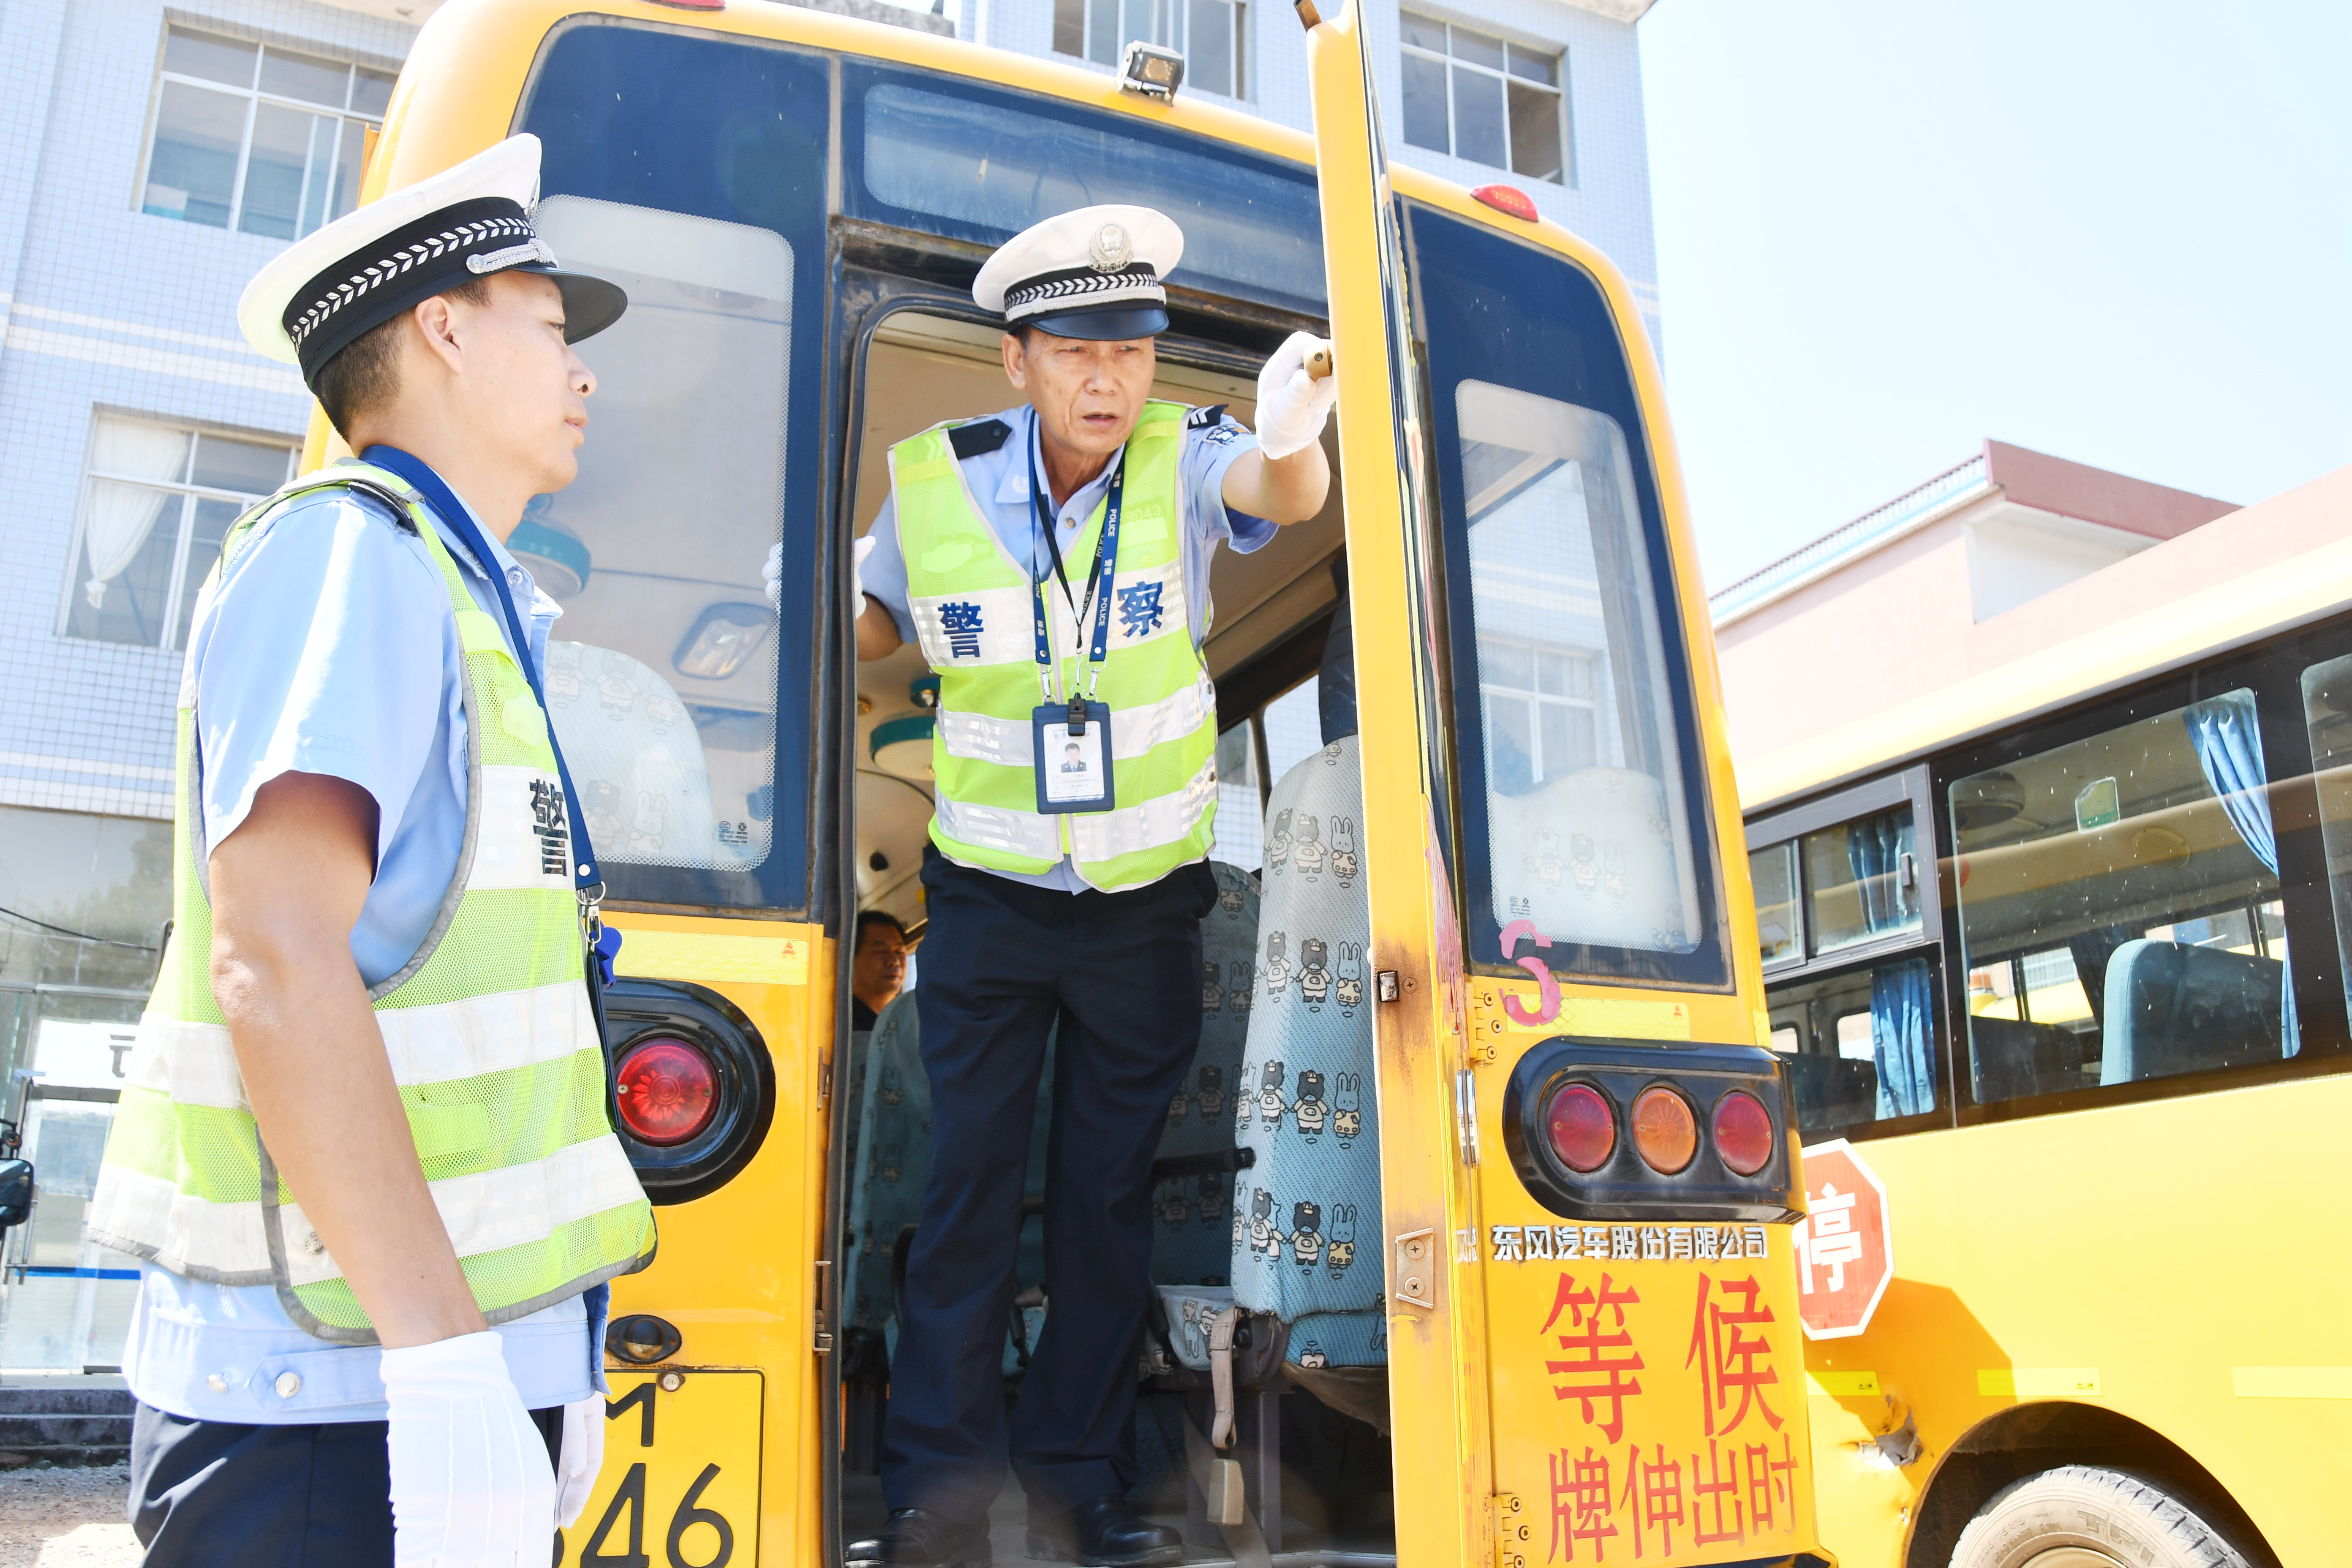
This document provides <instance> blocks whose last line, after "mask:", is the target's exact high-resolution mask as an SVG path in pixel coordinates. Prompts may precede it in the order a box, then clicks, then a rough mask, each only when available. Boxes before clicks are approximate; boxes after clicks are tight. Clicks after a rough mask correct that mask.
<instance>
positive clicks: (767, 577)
mask: <svg viewBox="0 0 2352 1568" xmlns="http://www.w3.org/2000/svg"><path fill="white" fill-rule="evenodd" d="M760 580H761V586H762V587H763V588H765V589H766V590H767V594H768V608H770V609H772V610H773V611H775V612H776V613H777V614H779V615H782V613H783V608H784V546H783V542H782V540H779V541H777V542H775V543H773V544H771V545H770V546H768V559H767V560H766V561H765V562H764V563H761V567H760Z"/></svg>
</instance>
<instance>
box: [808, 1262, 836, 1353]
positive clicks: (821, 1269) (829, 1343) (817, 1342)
mask: <svg viewBox="0 0 2352 1568" xmlns="http://www.w3.org/2000/svg"><path fill="white" fill-rule="evenodd" d="M832 1268H833V1259H831V1258H818V1259H817V1260H816V1338H815V1339H814V1342H813V1344H814V1349H815V1351H816V1353H817V1354H819V1355H831V1354H832V1353H833V1330H832V1328H831V1327H830V1325H829V1324H828V1322H827V1321H826V1319H825V1315H824V1287H825V1282H826V1279H827V1278H828V1276H829V1274H830V1272H831V1270H832Z"/></svg>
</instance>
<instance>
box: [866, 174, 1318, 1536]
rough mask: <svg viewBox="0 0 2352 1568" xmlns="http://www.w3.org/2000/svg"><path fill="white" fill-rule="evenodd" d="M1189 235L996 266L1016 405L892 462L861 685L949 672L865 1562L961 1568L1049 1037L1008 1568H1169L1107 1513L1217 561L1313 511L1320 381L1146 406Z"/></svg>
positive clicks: (1187, 877) (1296, 378)
mask: <svg viewBox="0 0 2352 1568" xmlns="http://www.w3.org/2000/svg"><path fill="white" fill-rule="evenodd" d="M1183 243H1184V241H1183V236H1182V235H1181V233H1180V232H1179V231H1178V229H1177V227H1176V226H1175V224H1173V223H1172V222H1171V221H1170V220H1169V219H1168V218H1166V217H1165V216H1161V215H1160V214H1159V213H1156V212H1153V211H1151V210H1150V209H1149V208H1145V207H1134V206H1096V207H1087V208H1085V209H1083V210H1080V211H1077V212H1073V213H1066V214H1064V215H1063V216H1060V217H1057V218H1054V219H1051V220H1049V221H1047V222H1045V223H1042V224H1039V225H1037V226H1035V227H1034V228H1031V229H1029V230H1027V231H1026V232H1024V233H1023V234H1021V235H1019V236H1017V237H1015V238H1013V240H1012V241H1011V242H1010V243H1009V244H1007V245H1006V246H1004V247H1003V248H1002V249H1001V250H999V251H998V252H997V253H996V254H995V255H994V256H993V257H992V258H990V259H989V262H988V264H987V265H986V266H985V267H983V268H981V272H980V276H979V278H978V279H977V280H976V281H975V282H974V284H973V286H972V297H973V298H974V299H975V300H978V301H979V302H980V304H981V306H982V308H983V309H986V310H1001V311H1002V312H1003V316H1004V321H1005V328H1006V331H1005V335H1004V340H1003V353H1004V374H1006V376H1007V377H1008V378H1010V379H1011V381H1012V383H1013V387H1014V388H1015V389H1016V390H1018V391H1019V392H1021V393H1023V394H1024V395H1026V397H1027V399H1028V402H1027V405H1025V406H1022V407H1016V408H1009V409H1006V410H1004V411H1003V412H1002V413H1000V414H997V415H996V416H993V417H991V418H983V419H978V420H975V421H972V422H971V423H965V424H956V425H950V426H940V427H938V428H936V429H932V430H929V431H926V432H924V433H923V434H922V435H919V436H917V437H912V438H911V439H909V440H906V441H902V442H900V443H899V444H898V446H896V447H892V448H891V451H890V467H891V495H890V500H889V502H888V503H887V505H886V506H885V507H884V509H883V510H882V513H881V515H880V516H879V517H878V518H877V520H876V521H875V523H874V526H873V528H872V530H871V531H869V532H868V534H867V536H866V539H865V540H864V541H861V542H860V543H859V545H858V555H859V565H858V568H857V576H858V592H859V593H860V594H861V595H863V597H862V598H859V599H856V600H853V604H855V605H858V606H859V608H860V612H861V613H860V614H859V616H858V621H857V647H858V656H859V657H860V658H881V657H883V656H884V655H886V654H887V653H889V652H890V651H891V650H892V649H893V648H896V647H898V646H899V644H900V643H901V642H902V641H905V640H912V639H919V641H920V642H921V644H922V648H923V654H924V657H925V658H926V659H927V660H928V661H929V664H930V666H931V668H934V669H936V670H937V671H939V674H940V710H939V728H938V740H937V742H935V750H934V756H935V759H936V763H937V767H936V773H937V780H938V789H937V804H936V808H935V812H934V815H933V817H932V821H931V840H932V848H931V849H930V850H929V851H928V852H927V853H926V856H925V858H924V865H923V873H922V876H923V886H924V888H925V889H926V892H927V895H928V912H929V919H930V926H929V931H928V932H927V933H926V935H925V937H924V942H923V963H922V971H921V977H920V979H919V983H918V984H917V986H916V1006H917V1008H918V1009H919V1019H920V1022H921V1026H922V1028H921V1038H922V1053H923V1065H924V1067H925V1068H926V1069H927V1070H928V1072H929V1075H930V1079H931V1116H932V1139H933V1145H932V1151H931V1173H930V1180H929V1184H927V1185H926V1186H925V1188H924V1191H923V1208H922V1218H921V1221H920V1223H919V1226H918V1228H917V1231H916V1236H915V1244H914V1249H913V1253H912V1255H911V1257H910V1258H908V1268H907V1286H906V1293H905V1298H904V1300H903V1304H902V1313H901V1317H900V1321H899V1329H898V1353H897V1360H896V1363H895V1364H894V1365H893V1366H892V1367H891V1372H890V1411H889V1417H888V1424H887V1428H886V1431H885V1436H884V1441H883V1458H882V1486H883V1491H884V1494H885V1496H886V1498H887V1500H888V1503H889V1505H890V1509H891V1514H890V1520H889V1523H888V1524H887V1527H886V1528H885V1529H884V1531H883V1532H882V1534H881V1536H880V1538H879V1539H878V1540H874V1541H865V1542H857V1543H856V1544H855V1545H853V1546H852V1547H851V1548H850V1551H849V1561H850V1562H851V1563H888V1564H893V1565H896V1568H915V1565H918V1564H924V1565H929V1564H937V1565H940V1568H977V1565H980V1564H985V1563H988V1562H989V1560H990V1549H989V1544H988V1536H987V1522H986V1515H987V1512H988V1507H989V1502H990V1500H991V1499H992V1498H993V1497H994V1496H995V1494H996V1491H997V1489H998V1487H999V1485H1000V1484H1001V1480H1002V1476H1003V1458H1002V1454H1003V1449H1004V1447H1005V1430H1004V1428H1005V1419H1004V1406H1003V1373H1002V1366H1001V1363H1002V1357H1003V1345H1004V1336H1005V1323H1006V1321H1007V1319H1008V1316H1009V1314H1010V1310H1011V1305H1012V1301H1013V1290H1014V1281H1013V1258H1014V1251H1015V1247H1016V1245H1017V1241H1018V1237H1019V1234H1020V1229H1021V1196H1022V1183H1023V1173H1024V1169H1025V1167H1026V1165H1027V1163H1028V1143H1029V1129H1030V1119H1031V1107H1032V1106H1033V1105H1034V1102H1035V1099H1036V1089H1037V1075H1038V1073H1039V1071H1040V1068H1041V1066H1042V1063H1043V1059H1044V1056H1045V1039H1046V1034H1047V1031H1048V1030H1049V1029H1052V1028H1053V1027H1054V1026H1055V1022H1056V1020H1058V1021H1059V1026H1060V1032H1059V1034H1058V1036H1057V1039H1058V1042H1059V1043H1058V1045H1057V1047H1056V1048H1055V1049H1056V1054H1055V1086H1054V1116H1053V1131H1052V1147H1051V1149H1050V1150H1049V1152H1048V1156H1047V1171H1048V1176H1047V1191H1046V1196H1045V1258H1046V1263H1045V1294H1046V1299H1047V1300H1048V1302H1049V1303H1050V1306H1049V1310H1048V1312H1047V1315H1046V1320H1045V1334H1044V1337H1043V1340H1042V1342H1040V1344H1039V1345H1038V1347H1037V1350H1036V1352H1035V1353H1034V1354H1033V1355H1032V1356H1031V1358H1030V1361H1029V1368H1028V1373H1027V1376H1026V1377H1025V1378H1024V1382H1023V1384H1022V1390H1021V1399H1020V1405H1019V1408H1018V1409H1017V1411H1016V1412H1015V1413H1014V1415H1013V1420H1012V1432H1011V1448H1012V1456H1013V1465H1014V1467H1015V1468H1016V1469H1017V1470H1018V1472H1019V1474H1020V1478H1021V1483H1022V1487H1023V1489H1024V1491H1025V1492H1026V1493H1027V1494H1028V1500H1029V1521H1030V1522H1029V1552H1030V1555H1032V1556H1037V1557H1046V1556H1050V1557H1060V1558H1063V1559H1066V1560H1068V1559H1075V1560H1076V1561H1077V1562H1079V1563H1096V1564H1117V1565H1122V1568H1142V1565H1148V1564H1156V1563H1174V1562H1177V1561H1179V1560H1181V1557H1182V1555H1183V1550H1182V1547H1181V1543H1180V1542H1179V1540H1178V1537H1177V1535H1176V1532H1175V1531H1169V1530H1163V1529H1160V1528H1158V1527H1156V1526H1153V1525H1150V1524H1149V1523H1147V1522H1145V1521H1143V1520H1141V1519H1139V1517H1138V1516H1137V1515H1136V1513H1135V1512H1134V1510H1131V1509H1130V1508H1129V1506H1128V1504H1127V1502H1126V1500H1125V1498H1124V1496H1123V1495H1122V1494H1123V1492H1124V1489H1125V1488H1126V1485H1127V1484H1128V1481H1129V1479H1130V1475H1129V1467H1130V1459H1129V1456H1128V1454H1127V1452H1126V1437H1127V1429H1128V1423H1129V1416H1130V1415H1131V1413H1132V1411H1133V1409H1134V1405H1135V1365H1136V1355H1137V1352H1138V1350H1139V1346H1140V1342H1141V1336H1142V1333H1143V1327H1144V1319H1145V1308H1146V1304H1147V1301H1148V1300H1149V1297H1150V1273H1149V1269H1150V1258H1151V1234H1150V1209H1149V1206H1148V1205H1149V1202H1150V1166H1151V1160H1152V1155H1153V1152H1154V1149H1155V1147H1156V1145H1157V1143H1158V1142H1159V1136H1158V1134H1159V1129H1160V1124H1161V1121H1162V1120H1163V1119H1164V1118H1165V1117H1166V1115H1167V1111H1168V1099H1169V1096H1170V1095H1171V1094H1172V1093H1173V1092H1174V1091H1175V1089H1176V1085H1177V1082H1178V1080H1179V1079H1181V1077H1182V1076H1183V1073H1184V1071H1185V1068H1187V1067H1188V1066H1189V1065H1190V1064H1191V1062H1192V1055H1193V1052H1194V1050H1195V1048H1196V1047H1198V1045H1199V1043H1200V1029H1201V1008H1200V995H1199V992H1200V977H1201V938H1200V927H1199V924H1198V921H1200V918H1201V916H1202V915H1203V914H1204V913H1206V912H1207V910H1209V908H1210V907H1211V905H1212V904H1213V902H1214V901H1215V898H1216V891H1217V889H1216V884H1215V882H1214V881H1213V879H1211V877H1210V875H1209V873H1208V869H1207V868H1206V867H1205V866H1204V865H1203V864H1202V860H1203V858H1204V857H1205V856H1206V854H1207V851H1208V848H1209V845H1210V842H1211V839H1212V837H1213V829H1212V819H1213V813H1214V810H1215V806H1216V797H1217V782H1216V768H1215V760H1214V753H1215V750H1216V739H1217V713H1216V692H1215V689H1214V688H1213V686H1212V685H1211V684H1210V681H1209V678H1208V674H1207V672H1206V670H1205V669H1204V668H1202V663H1201V658H1200V651H1199V648H1200V641H1201V637H1202V634H1203V633H1204V632H1205V631H1206V630H1207V627H1208V618H1209V563H1210V559H1211V557H1212V556H1213V554H1214V552H1215V551H1216V547H1217V545H1218V544H1219V543H1220V542H1231V543H1232V544H1233V546H1234V548H1235V549H1237V550H1245V551H1246V550H1255V549H1256V548H1257V547H1259V546H1260V545H1263V544H1264V543H1265V542H1267V541H1268V540H1269V539H1271V538H1272V537H1273V536H1274V531H1275V528H1276V525H1278V524H1282V523H1286V522H1294V521H1298V520H1300V519H1302V518H1307V517H1311V516H1313V515H1314V514H1315V513H1316V512H1317V511H1318V510H1321V508H1322V505H1323V500H1324V495H1325V492H1326V491H1327V490H1328V488H1329V485H1330V471H1329V468H1328V466H1327V465H1326V464H1325V461H1324V458H1323V449H1322V447H1321V446H1320V444H1319V442H1318V437H1319V436H1320V434H1321V432H1322V428H1323V424H1324V421H1325V418H1326V417H1327V416H1328V413H1329V410H1330V405H1331V400H1332V398H1333V397H1334V395H1336V392H1335V389H1334V387H1333V384H1332V383H1331V382H1329V381H1328V380H1326V381H1324V382H1321V383H1319V384H1318V383H1317V382H1315V381H1313V380H1311V379H1310V378H1309V377H1308V376H1307V373H1306V369H1305V363H1306V356H1307V351H1308V349H1309V348H1310V346H1311V345H1312V340H1310V339H1308V338H1307V337H1306V336H1305V335H1304V334H1299V335H1295V336H1293V337H1292V338H1291V340H1290V341H1289V342H1286V343H1284V344H1283V345H1282V347H1281V348H1280V349H1279V350H1277V351H1276V353H1275V356H1274V358H1273V359H1272V360H1271V361H1270V362H1268V363H1267V365H1266V367H1265V373H1264V374H1262V375H1261V376H1260V378H1259V382H1258V405H1257V423H1258V434H1257V435H1256V436H1255V437H1253V436H1252V435H1250V434H1249V433H1248V432H1247V431H1246V430H1244V429H1243V428H1242V427H1241V426H1239V425H1237V424H1235V423H1234V421H1233V420H1231V419H1227V418H1224V417H1223V416H1222V414H1221V411H1219V410H1216V409H1204V410H1198V411H1195V410H1192V409H1188V408H1185V407H1183V406H1181V405H1176V404H1170V403H1158V402H1153V401H1151V400H1150V393H1151V384H1152V376H1153V367H1154V363H1155V357H1154V344H1153V338H1154V335H1155V334H1157V333H1159V332H1161V331H1165V330H1166V329H1167V326H1168V314H1167V310H1166V309H1165V301H1166V296H1165V294H1164V292H1163V289H1162V287H1161V280H1162V279H1165V278H1166V277H1167V275H1168V273H1169V271H1170V270H1171V268H1174V266H1175V265H1176V260H1177V258H1178V256H1179V254H1180V253H1181V251H1182V249H1183Z"/></svg>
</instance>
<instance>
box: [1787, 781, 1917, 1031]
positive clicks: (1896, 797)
mask: <svg viewBox="0 0 2352 1568" xmlns="http://www.w3.org/2000/svg"><path fill="white" fill-rule="evenodd" d="M1931 797H1932V784H1931V781H1930V777H1929V770H1928V767H1927V764H1926V763H1916V764H1915V765H1913V766H1911V767H1907V768H1905V769H1902V770H1901V771H1900V772H1897V773H1886V774H1883V775H1881V776H1880V777H1878V778H1874V779H1870V780H1866V781H1865V782H1864V783H1861V784H1849V785H1847V786H1846V787H1845V788H1843V789H1841V790H1837V791H1835V792H1833V793H1832V794H1829V795H1821V796H1818V797H1816V798H1814V799H1812V800H1809V801H1807V802H1805V803H1804V804H1802V805H1794V806H1789V807H1786V808H1784V809H1782V810H1780V811H1776V812H1773V813H1772V814H1771V815H1770V816H1759V817H1754V818H1751V819H1750V820H1749V821H1748V825H1747V852H1748V854H1750V855H1753V854H1755V853H1757V852H1758V851H1759V850H1763V849H1769V848H1773V847H1776V846H1783V845H1790V844H1793V845H1795V846H1796V852H1795V854H1794V856H1793V857H1792V858H1793V860H1794V862H1795V866H1794V882H1795V887H1794V895H1795V902H1796V907H1797V919H1798V921H1799V923H1800V925H1801V930H1800V931H1799V932H1798V936H1797V953H1796V956H1795V957H1793V958H1780V959H1775V960H1773V961H1772V962H1771V963H1767V964H1765V965H1764V966H1763V967H1764V980H1765V984H1768V985H1769V984H1772V983H1774V982H1776V981H1785V980H1789V979H1790V978H1793V977H1796V976H1799V975H1802V974H1804V973H1808V972H1809V971H1813V970H1820V971H1822V972H1823V973H1826V972H1828V971H1831V970H1836V969H1845V968H1849V967H1851V966H1852V965H1853V964H1854V963H1859V962H1863V961H1865V960H1870V961H1874V960H1876V959H1877V958H1879V957H1881V956H1883V955H1885V954H1886V953H1890V952H1900V951H1902V950H1903V949H1905V948H1910V947H1926V946H1929V945H1932V944H1938V943H1940V942H1942V941H1943V937H1944V910H1943V900H1942V898H1941V897H1940V896H1938V897H1929V895H1930V894H1931V893H1936V892H1937V888H1938V880H1937V871H1936V868H1935V866H1934V865H1933V864H1931V863H1930V862H1932V861H1933V860H1935V859H1936V858H1937V856H1939V855H1940V854H1941V853H1942V851H1941V850H1940V849H1937V850H1932V851H1931V848H1930V846H1931V845H1932V844H1933V843H1934V842H1935V841H1934V840H1933V839H1932V838H1931V837H1930V833H1929V829H1928V824H1929V823H1930V822H1931V821H1933V820H1934V817H1933V812H1934V805H1935V803H1934V800H1933V799H1932V798H1931ZM1898 805H1908V806H1909V807H1910V808H1911V814H1912V815H1911V822H1912V836H1913V841H1914V842H1915V843H1916V845H1918V846H1919V847H1918V848H1917V849H1916V850H1915V851H1914V853H1915V854H1916V856H1917V857H1918V860H1919V862H1920V863H1919V866H1918V868H1917V875H1918V878H1919V929H1918V930H1917V931H1889V932H1887V933H1886V934H1885V936H1882V937H1874V938H1873V939H1871V940H1869V941H1867V942H1853V943H1852V944H1850V945H1848V946H1845V947H1841V948H1835V949H1832V951H1831V952H1825V953H1820V954H1816V953H1815V952H1813V950H1812V947H1813V914H1812V904H1811V900H1812V887H1811V882H1810V881H1809V879H1808V878H1807V876H1806V872H1805V853H1804V837H1805V836H1806V835H1807V834H1809V833H1819V832H1822V831H1823V830H1824V829H1827V828H1832V827H1837V826H1843V824H1845V823H1849V822H1853V821H1855V820H1857V819H1859V818H1861V817H1865V816H1876V815H1877V814H1878V813H1880V812H1882V811H1891V810H1893V809H1894V808H1895V806H1898ZM1751 940H1752V938H1751Z"/></svg>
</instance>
